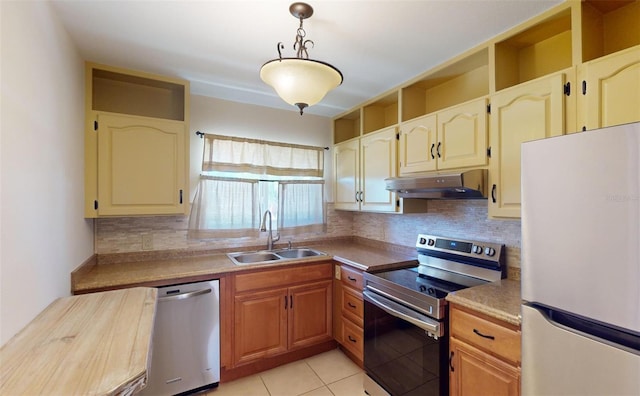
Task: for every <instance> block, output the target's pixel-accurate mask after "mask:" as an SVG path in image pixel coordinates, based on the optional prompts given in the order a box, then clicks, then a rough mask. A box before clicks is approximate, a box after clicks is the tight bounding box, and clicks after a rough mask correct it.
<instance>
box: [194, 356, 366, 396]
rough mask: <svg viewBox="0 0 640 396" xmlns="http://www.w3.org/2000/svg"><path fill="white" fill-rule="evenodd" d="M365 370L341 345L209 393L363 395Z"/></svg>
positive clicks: (219, 395)
mask: <svg viewBox="0 0 640 396" xmlns="http://www.w3.org/2000/svg"><path fill="white" fill-rule="evenodd" d="M362 376H363V372H362V370H361V369H360V367H358V366H357V365H356V364H355V363H353V362H352V361H351V360H350V359H349V358H348V357H346V356H345V355H344V354H343V353H342V352H341V351H340V350H339V349H334V350H332V351H329V352H325V353H322V354H319V355H316V356H312V357H310V358H308V359H303V360H299V361H297V362H293V363H289V364H286V365H284V366H280V367H276V368H274V369H271V370H267V371H263V372H261V373H258V374H254V375H252V376H249V377H244V378H240V379H238V380H235V381H232V382H227V383H223V384H220V385H219V386H218V388H217V389H215V390H213V391H210V392H208V393H207V394H206V396H302V395H304V396H361V395H366V394H365V393H364V390H363V388H362Z"/></svg>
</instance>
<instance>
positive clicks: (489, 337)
mask: <svg viewBox="0 0 640 396" xmlns="http://www.w3.org/2000/svg"><path fill="white" fill-rule="evenodd" d="M473 332H474V333H476V334H477V335H479V336H480V337H482V338H488V339H490V340H495V339H496V337H494V336H492V335H486V334H482V333H481V332H479V331H478V330H477V329H473Z"/></svg>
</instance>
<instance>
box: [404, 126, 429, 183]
mask: <svg viewBox="0 0 640 396" xmlns="http://www.w3.org/2000/svg"><path fill="white" fill-rule="evenodd" d="M436 128H437V123H436V116H435V115H427V116H423V117H419V118H416V119H413V120H411V121H407V122H405V123H403V124H402V126H401V127H400V150H399V151H400V175H401V176H403V175H407V174H410V173H414V172H428V171H432V170H435V169H436V144H437V132H436Z"/></svg>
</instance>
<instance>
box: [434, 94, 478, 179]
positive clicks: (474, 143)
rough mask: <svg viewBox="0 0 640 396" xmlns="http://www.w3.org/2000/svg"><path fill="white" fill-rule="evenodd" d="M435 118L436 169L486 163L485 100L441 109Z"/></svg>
mask: <svg viewBox="0 0 640 396" xmlns="http://www.w3.org/2000/svg"><path fill="white" fill-rule="evenodd" d="M437 120H438V143H437V144H436V150H435V151H436V154H437V160H438V169H454V168H465V167H470V166H484V165H486V164H487V138H488V136H487V99H485V98H483V99H480V100H476V101H473V102H470V103H465V104H463V105H460V106H455V107H452V108H449V109H447V110H444V111H441V112H439V113H438V115H437Z"/></svg>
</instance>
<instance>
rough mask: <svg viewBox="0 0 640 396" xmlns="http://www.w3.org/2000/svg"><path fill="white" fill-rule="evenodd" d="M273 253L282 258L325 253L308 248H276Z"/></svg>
mask: <svg viewBox="0 0 640 396" xmlns="http://www.w3.org/2000/svg"><path fill="white" fill-rule="evenodd" d="M275 253H276V254H277V255H278V256H280V257H284V258H303V257H314V256H322V255H325V253H322V252H319V251H317V250H313V249H309V248H297V249H282V250H276V251H275Z"/></svg>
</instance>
